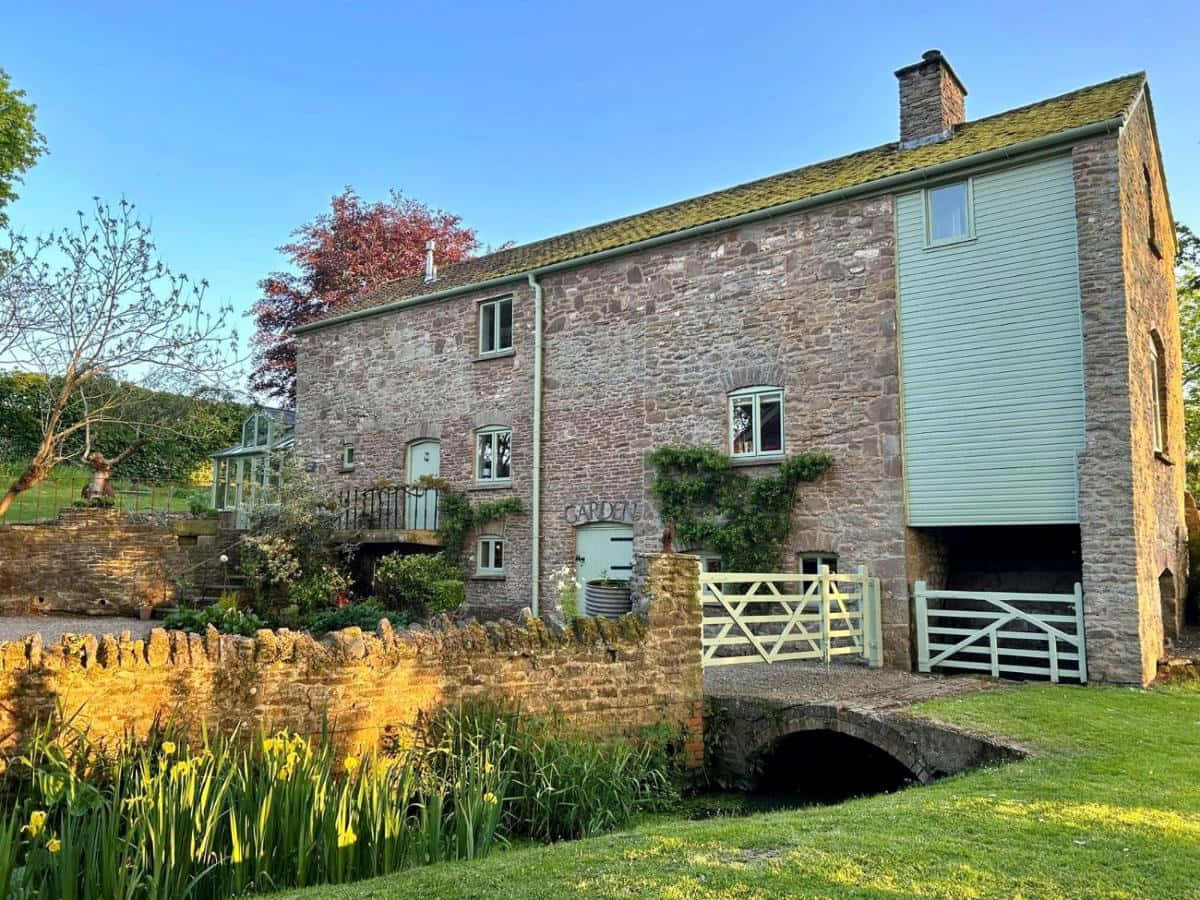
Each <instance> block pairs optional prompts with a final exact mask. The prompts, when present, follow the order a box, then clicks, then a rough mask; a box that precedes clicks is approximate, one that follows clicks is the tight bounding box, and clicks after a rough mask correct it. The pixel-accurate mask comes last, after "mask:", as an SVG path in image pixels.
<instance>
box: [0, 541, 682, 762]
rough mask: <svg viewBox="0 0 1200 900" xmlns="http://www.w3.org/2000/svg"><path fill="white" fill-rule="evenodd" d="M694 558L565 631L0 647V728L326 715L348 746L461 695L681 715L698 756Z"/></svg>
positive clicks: (303, 726)
mask: <svg viewBox="0 0 1200 900" xmlns="http://www.w3.org/2000/svg"><path fill="white" fill-rule="evenodd" d="M697 572H698V566H697V564H696V559H695V558H694V557H690V556H684V555H670V556H656V557H654V558H652V559H651V560H650V564H649V592H650V596H651V598H652V599H651V603H650V607H649V610H648V613H647V615H646V616H645V617H634V616H628V617H626V618H624V619H622V620H619V621H616V622H609V621H606V620H585V621H582V622H579V623H577V625H576V627H575V628H574V629H572V630H571V631H568V632H561V631H557V630H553V629H551V628H549V627H548V626H547V625H546V624H545V623H543V622H542V621H541V620H538V619H530V620H528V621H527V622H526V623H525V624H524V625H522V626H517V625H511V624H497V623H489V624H487V625H479V624H477V623H469V624H466V625H459V626H451V625H449V624H448V623H446V624H445V625H443V626H441V627H437V628H434V629H432V630H426V629H420V628H414V629H409V630H405V631H400V632H396V631H393V630H392V629H391V627H390V626H389V625H387V624H386V623H383V624H381V626H380V628H379V630H378V632H377V633H374V634H368V633H364V632H362V631H361V630H359V629H357V628H351V629H347V630H345V631H341V632H336V633H334V634H332V635H330V636H329V637H328V638H326V639H325V640H323V641H320V642H318V641H314V640H313V639H312V638H311V637H310V636H308V635H307V634H297V633H295V632H289V631H287V630H280V631H267V630H263V631H259V632H258V633H257V635H256V636H255V637H254V638H242V637H238V636H234V635H222V634H218V633H217V632H216V631H215V630H210V631H209V632H208V634H206V635H198V634H191V635H189V634H185V633H183V632H178V631H175V632H166V631H164V630H162V629H156V630H155V631H154V632H152V633H151V635H150V637H149V639H148V640H146V641H134V640H130V639H129V637H128V635H125V636H124V637H122V638H116V637H113V636H105V637H103V638H99V639H97V638H96V637H94V636H86V637H66V638H64V639H63V640H62V642H60V643H58V644H54V645H52V646H49V647H45V646H43V643H42V640H41V638H40V636H35V637H33V638H31V639H27V640H24V641H19V642H12V643H8V644H0V735H4V736H6V737H7V738H8V740H10V741H11V740H14V739H15V738H16V737H17V736H19V735H20V734H22V733H23V732H27V730H28V729H29V727H30V725H31V724H32V723H33V722H35V721H38V720H43V721H44V720H45V719H46V717H47V716H49V715H51V714H53V713H54V712H55V711H56V710H61V712H62V714H63V715H64V716H73V717H74V721H75V724H77V725H80V726H86V727H87V728H89V729H90V731H91V733H92V734H93V735H94V736H95V737H96V738H97V739H101V738H115V737H119V736H121V735H123V734H125V733H127V732H129V731H133V732H135V733H145V731H146V730H147V728H148V727H149V726H150V725H151V723H153V722H154V721H155V719H156V717H158V718H163V719H167V718H172V717H174V718H176V719H177V720H179V721H181V722H183V723H185V724H187V725H188V726H190V727H193V728H198V727H199V726H200V725H201V724H202V723H203V724H207V725H208V726H209V727H210V728H211V727H220V728H222V729H230V728H233V727H235V726H245V727H249V728H251V729H257V728H258V727H260V726H268V727H272V728H288V729H291V730H295V731H298V732H300V733H303V734H309V735H312V734H318V733H320V732H321V730H322V728H323V727H324V726H325V725H326V723H327V724H328V726H329V727H331V728H332V729H334V730H335V732H336V734H337V735H338V738H339V740H341V741H342V742H344V743H346V744H347V745H364V746H365V745H372V744H376V743H387V742H396V741H399V742H401V743H402V742H403V741H404V739H405V737H406V735H407V734H408V729H409V727H410V726H411V725H412V724H413V722H414V720H415V719H416V717H417V715H418V713H420V712H428V711H431V710H434V709H437V708H439V707H443V706H446V705H448V704H454V703H457V702H459V701H461V700H465V699H471V698H491V699H497V700H500V701H506V702H510V703H519V704H520V706H521V708H522V709H524V710H526V711H528V712H530V713H534V714H549V713H552V712H554V713H560V714H562V715H563V716H564V717H565V718H566V719H567V721H568V722H569V723H571V724H572V725H574V726H577V727H579V728H581V729H584V730H587V731H590V732H594V733H603V734H612V733H622V732H630V731H635V730H637V729H638V728H641V727H645V726H648V725H653V724H656V723H659V722H664V721H665V722H670V723H676V724H679V725H682V726H683V727H684V728H685V729H686V730H687V733H688V740H687V745H686V750H687V755H688V759H689V762H690V764H691V765H693V766H699V765H700V764H701V762H702V759H703V746H702V740H701V737H702V724H701V699H702V680H701V670H700V623H699V616H700V613H699V608H698V604H697V599H696V598H697V591H698V587H699V584H698V580H697Z"/></svg>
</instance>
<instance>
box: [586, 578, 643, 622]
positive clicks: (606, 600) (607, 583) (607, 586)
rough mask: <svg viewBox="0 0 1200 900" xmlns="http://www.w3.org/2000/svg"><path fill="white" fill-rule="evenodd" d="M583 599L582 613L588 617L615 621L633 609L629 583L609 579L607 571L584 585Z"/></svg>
mask: <svg viewBox="0 0 1200 900" xmlns="http://www.w3.org/2000/svg"><path fill="white" fill-rule="evenodd" d="M583 597H584V611H585V612H586V614H587V615H589V616H605V617H607V618H609V619H615V618H617V617H619V616H623V615H625V614H626V613H628V612H629V611H630V610H631V609H633V599H632V596H631V594H630V591H629V581H628V580H622V579H617V578H609V577H608V570H607V569H605V570H604V571H603V572H602V573H600V577H599V578H597V579H596V580H595V581H589V582H588V583H587V584H586V585H584V588H583Z"/></svg>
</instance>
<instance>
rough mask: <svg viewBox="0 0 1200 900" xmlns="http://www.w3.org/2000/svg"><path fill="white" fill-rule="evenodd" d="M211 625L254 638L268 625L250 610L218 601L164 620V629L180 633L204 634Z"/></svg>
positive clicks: (171, 614) (172, 615)
mask: <svg viewBox="0 0 1200 900" xmlns="http://www.w3.org/2000/svg"><path fill="white" fill-rule="evenodd" d="M209 625H212V626H213V627H214V628H216V629H217V630H218V631H223V632H225V633H227V634H240V635H242V637H252V636H253V635H254V632H256V631H258V629H260V628H266V627H267V623H266V622H265V621H263V620H262V619H261V618H259V617H258V616H256V615H255V614H254V613H253V612H251V611H250V610H242V609H238V608H237V606H236V605H230V604H223V603H222V602H221V601H218V602H216V603H214V604H212V606H205V607H203V608H201V609H180V610H177V611H175V612H173V613H170V614H169V615H168V616H167V617H166V618H165V619H163V627H164V628H167V629H176V630H179V631H191V632H195V633H203V632H204V631H205V630H206V629H207V628H208V626H209Z"/></svg>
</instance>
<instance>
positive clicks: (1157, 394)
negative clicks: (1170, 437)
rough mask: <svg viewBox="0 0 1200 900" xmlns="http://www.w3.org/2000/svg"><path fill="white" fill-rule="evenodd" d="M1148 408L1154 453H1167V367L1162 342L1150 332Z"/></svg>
mask: <svg viewBox="0 0 1200 900" xmlns="http://www.w3.org/2000/svg"><path fill="white" fill-rule="evenodd" d="M1150 378H1151V391H1150V408H1151V415H1153V416H1154V423H1153V429H1154V452H1155V453H1166V452H1167V367H1166V362H1165V360H1164V358H1163V346H1162V340H1161V339H1160V338H1159V336H1158V332H1156V331H1152V332H1150Z"/></svg>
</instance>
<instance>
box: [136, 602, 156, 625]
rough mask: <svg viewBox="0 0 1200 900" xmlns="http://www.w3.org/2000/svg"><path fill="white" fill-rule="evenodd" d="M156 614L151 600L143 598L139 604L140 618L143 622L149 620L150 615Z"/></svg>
mask: <svg viewBox="0 0 1200 900" xmlns="http://www.w3.org/2000/svg"><path fill="white" fill-rule="evenodd" d="M152 615H154V605H153V604H151V603H150V602H149V601H146V600H143V601H142V602H141V605H140V606H138V618H139V619H141V620H142V621H143V622H149V621H150V617H151V616H152Z"/></svg>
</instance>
